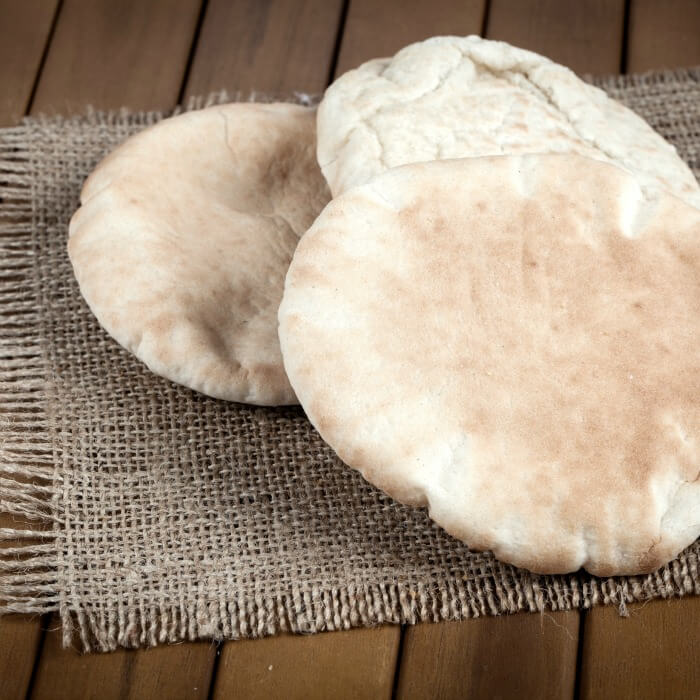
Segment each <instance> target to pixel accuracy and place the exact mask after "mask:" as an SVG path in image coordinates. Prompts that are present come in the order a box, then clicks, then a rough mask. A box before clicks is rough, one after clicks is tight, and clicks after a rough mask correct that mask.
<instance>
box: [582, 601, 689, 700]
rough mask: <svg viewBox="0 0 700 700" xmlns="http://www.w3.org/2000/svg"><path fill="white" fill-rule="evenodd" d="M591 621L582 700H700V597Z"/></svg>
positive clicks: (602, 613) (597, 615) (610, 612)
mask: <svg viewBox="0 0 700 700" xmlns="http://www.w3.org/2000/svg"><path fill="white" fill-rule="evenodd" d="M591 613H592V614H589V615H588V617H587V618H586V623H585V631H584V635H583V649H582V652H583V653H582V658H581V693H580V698H581V700H637V698H646V699H648V700H656V699H658V700H663V699H664V698H673V699H675V698H698V697H700V663H698V661H700V624H698V623H699V622H700V598H698V597H692V598H685V599H683V600H681V601H678V600H668V601H666V600H652V601H649V602H648V603H645V604H635V605H631V606H630V609H629V614H628V617H624V618H621V617H620V616H619V614H618V612H617V610H616V609H615V608H610V607H605V608H596V609H595V610H593V611H591Z"/></svg>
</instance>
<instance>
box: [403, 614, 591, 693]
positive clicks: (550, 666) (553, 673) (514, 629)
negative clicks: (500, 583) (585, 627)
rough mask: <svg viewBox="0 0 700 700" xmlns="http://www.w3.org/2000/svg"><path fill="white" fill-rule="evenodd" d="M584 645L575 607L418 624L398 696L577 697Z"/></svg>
mask: <svg viewBox="0 0 700 700" xmlns="http://www.w3.org/2000/svg"><path fill="white" fill-rule="evenodd" d="M577 649H578V615H576V614H572V613H568V612H556V613H545V614H539V613H531V614H525V613H523V614H518V615H512V616H510V615H505V616H501V617H496V618H489V617H481V618H478V619H475V620H466V621H464V622H439V623H437V624H434V625H427V624H424V625H416V626H415V627H409V628H408V629H407V631H406V636H405V639H404V644H403V655H402V657H401V666H400V670H399V683H398V693H397V698H399V699H400V700H409V699H413V698H416V700H417V699H419V698H426V699H427V698H440V699H443V698H459V697H469V698H496V697H501V698H511V697H512V698H515V697H520V698H550V699H551V700H558V699H559V698H561V699H562V700H563V699H564V698H571V697H572V696H573V693H574V682H575V679H576V652H577ZM506 660H508V661H506ZM516 660H518V661H516Z"/></svg>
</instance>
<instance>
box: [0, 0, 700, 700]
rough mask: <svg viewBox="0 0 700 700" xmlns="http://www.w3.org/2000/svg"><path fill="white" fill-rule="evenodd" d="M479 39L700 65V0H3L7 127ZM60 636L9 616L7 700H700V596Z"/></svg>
mask: <svg viewBox="0 0 700 700" xmlns="http://www.w3.org/2000/svg"><path fill="white" fill-rule="evenodd" d="M469 33H481V34H482V35H484V36H487V37H490V38H495V39H496V38H497V39H505V40H507V41H510V42H512V43H514V44H516V45H518V46H522V47H525V48H529V49H533V50H535V51H539V52H541V53H544V54H546V55H548V56H550V57H551V58H553V59H555V60H558V61H561V62H563V63H565V64H567V65H569V66H571V67H572V68H573V69H574V70H576V71H578V72H590V73H614V72H619V71H623V72H625V71H644V70H648V69H655V68H661V67H675V66H688V65H696V64H700V0H664V1H663V2H661V1H657V0H585V1H584V0H491V1H490V2H489V1H488V0H427V1H425V2H420V1H419V0H408V1H403V2H401V1H400V0H384V1H383V2H381V1H380V0H377V1H374V0H349V1H348V0H266V1H263V0H62V1H61V0H0V86H1V88H0V90H1V95H0V125H9V124H13V123H15V122H16V121H17V120H19V119H20V118H21V117H22V115H24V114H38V113H41V112H48V113H74V112H82V111H83V110H84V109H85V107H86V106H87V105H93V106H94V107H97V108H104V109H108V108H114V107H120V106H123V105H127V106H129V107H131V108H134V109H151V108H164V109H165V108H169V107H172V106H173V105H175V104H176V103H177V102H179V101H181V100H183V99H184V98H186V97H188V96H189V95H198V94H203V93H207V92H209V91H211V90H215V89H219V88H227V89H230V90H237V89H240V90H249V89H257V90H263V91H273V92H289V91H293V90H300V91H306V92H312V93H318V92H321V91H322V90H323V89H324V88H325V86H326V85H327V84H328V83H329V81H330V80H331V79H332V78H333V77H334V76H336V75H339V74H340V73H342V72H343V71H345V70H347V69H348V68H351V67H353V66H355V65H357V64H359V63H360V62H362V61H364V60H366V59H369V58H372V57H375V56H385V55H390V54H392V53H393V52H394V51H396V50H397V49H398V48H399V47H401V46H403V45H404V44H407V43H410V42H412V41H416V40H419V39H422V38H425V37H427V36H431V35H435V34H462V35H463V34H469ZM2 525H7V519H5V521H4V522H0V526H2ZM15 526H16V523H15ZM58 627H59V623H58V620H57V619H56V618H48V619H36V618H35V619H27V618H21V617H14V618H3V619H0V698H2V699H5V698H21V697H25V696H31V697H32V698H53V699H55V698H73V697H94V698H100V700H105V699H108V698H140V697H157V698H179V697H183V698H208V697H214V698H227V697H241V698H264V697H277V696H279V697H284V698H297V697H298V698H313V697H320V698H340V697H351V698H363V697H367V698H382V697H384V698H388V697H390V696H393V695H395V696H397V697H400V698H424V697H425V698H427V697H440V698H452V697H470V698H508V697H522V698H572V697H576V698H615V699H622V698H674V699H676V698H700V670H699V669H700V665H698V664H697V663H696V661H697V660H698V650H700V598H686V599H680V600H671V601H654V602H650V603H648V604H646V605H638V606H633V607H632V608H631V611H630V615H629V617H628V618H620V617H619V616H618V614H617V611H616V610H614V609H611V608H595V609H593V610H590V611H586V612H578V611H574V612H566V613H554V614H544V615H538V614H525V613H523V614H519V615H514V616H510V617H499V618H481V619H475V620H467V621H464V622H460V623H441V624H434V625H428V624H422V625H417V626H415V627H406V628H405V629H402V628H400V627H395V626H387V627H379V628H375V629H361V630H352V631H349V632H336V633H329V634H319V635H315V636H308V637H293V636H280V637H274V638H269V639H263V640H254V641H253V640H251V641H248V640H246V641H239V642H225V643H222V644H218V645H217V644H213V643H208V642H200V643H183V644H177V645H173V646H165V647H159V648H156V649H151V650H138V651H123V650H122V651H117V652H114V653H111V654H105V655H89V656H80V655H79V654H77V653H76V652H75V651H73V650H63V649H62V648H61V645H60V633H59V629H58Z"/></svg>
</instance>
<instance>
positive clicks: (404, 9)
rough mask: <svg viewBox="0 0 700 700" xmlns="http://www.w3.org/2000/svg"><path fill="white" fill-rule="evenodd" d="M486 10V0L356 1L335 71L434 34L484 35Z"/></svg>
mask: <svg viewBox="0 0 700 700" xmlns="http://www.w3.org/2000/svg"><path fill="white" fill-rule="evenodd" d="M485 12H486V0H431V1H430V2H425V0H405V2H401V3H398V2H376V0H352V2H350V6H349V9H348V14H347V19H346V22H345V29H344V31H343V36H342V39H341V43H340V53H339V55H338V65H337V69H336V71H335V74H336V76H337V75H340V74H341V73H344V72H345V71H347V70H350V69H351V68H356V67H357V66H359V65H360V64H361V63H363V62H364V61H368V60H369V59H371V58H380V57H382V56H392V55H393V54H395V53H396V52H397V51H398V50H399V49H400V48H401V47H402V46H406V45H407V44H411V43H413V42H414V41H421V40H422V39H427V38H428V37H431V36H439V35H442V34H457V35H467V34H480V33H481V29H482V26H483V24H484V19H485V14H484V13H485Z"/></svg>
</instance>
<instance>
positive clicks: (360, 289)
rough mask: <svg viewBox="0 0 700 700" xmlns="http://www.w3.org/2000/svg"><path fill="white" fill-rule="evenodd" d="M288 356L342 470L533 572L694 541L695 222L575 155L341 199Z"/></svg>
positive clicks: (315, 231)
mask: <svg viewBox="0 0 700 700" xmlns="http://www.w3.org/2000/svg"><path fill="white" fill-rule="evenodd" d="M280 340H281V347H282V353H283V356H284V362H285V367H286V370H287V373H288V376H289V378H290V381H291V383H292V386H293V387H294V389H295V391H296V394H297V396H298V398H299V400H300V402H301V404H302V406H303V407H304V409H305V410H306V412H307V414H308V416H309V418H310V419H311V421H312V423H313V424H314V425H315V426H316V428H317V429H318V430H319V432H320V433H321V435H322V437H323V438H324V439H325V440H326V441H327V442H328V443H329V444H330V445H331V446H332V447H333V448H334V449H335V450H336V452H337V453H338V455H339V456H340V458H341V459H343V460H344V461H345V462H346V463H347V464H348V465H350V466H351V467H354V468H355V469H358V470H359V471H360V472H361V473H362V474H363V475H364V476H365V478H366V479H368V480H369V481H370V482H372V483H373V484H375V485H376V486H378V487H379V488H381V489H383V490H384V491H386V492H387V493H388V494H390V495H391V496H393V497H394V498H396V499H398V500H399V501H402V502H404V503H408V504H414V505H419V506H427V507H428V508H429V510H430V515H431V517H432V518H433V519H434V520H435V521H436V522H437V523H438V524H439V525H441V526H442V527H443V528H445V529H446V530H447V531H448V532H450V533H451V534H452V535H454V536H456V537H458V538H460V539H462V540H464V541H465V542H467V543H468V544H469V545H470V546H471V547H473V548H475V549H490V550H493V551H494V553H495V554H496V556H498V557H499V558H500V559H502V560H504V561H506V562H510V563H513V564H516V565H518V566H523V567H527V568H529V569H531V570H533V571H536V572H543V573H554V572H567V571H574V570H577V569H579V568H580V567H585V568H586V569H588V570H589V571H590V572H591V573H593V574H597V575H605V576H607V575H612V574H636V573H644V572H649V571H652V570H654V569H656V568H657V567H659V566H660V565H662V564H664V563H665V562H667V561H669V560H670V559H672V558H673V557H674V556H675V555H676V554H677V553H678V552H679V551H680V550H681V549H682V548H683V547H685V546H686V545H688V544H690V543H691V542H692V541H693V540H694V539H695V538H696V537H697V536H698V535H699V534H700V482H699V481H698V477H699V476H700V401H699V398H698V397H700V354H699V353H698V343H699V341H700V211H699V210H697V209H695V208H694V207H692V206H690V205H687V204H686V203H684V202H682V201H681V200H679V199H677V198H675V197H673V196H671V195H667V194H661V195H660V196H659V198H657V199H649V198H647V197H646V196H645V195H644V194H643V192H642V190H641V188H640V186H639V184H638V182H637V181H636V180H635V179H634V178H632V177H631V176H630V175H628V174H627V173H625V172H624V171H623V170H622V169H620V168H617V167H615V166H611V165H608V164H605V163H601V162H599V161H594V160H589V159H586V158H583V157H579V156H575V155H527V156H501V157H491V158H466V159H461V160H445V161H433V162H429V163H421V164H414V165H408V166H404V167H402V168H397V169H394V170H390V171H387V172H385V173H383V174H382V175H380V176H378V177H377V178H375V179H374V180H373V181H372V182H371V183H369V184H367V185H363V186H360V187H357V188H354V189H353V190H350V191H348V192H347V193H345V194H344V195H341V196H340V197H339V198H337V199H335V200H333V201H332V202H331V203H330V204H329V205H328V207H326V209H325V210H324V211H323V213H322V214H321V215H320V217H319V218H318V219H317V220H316V222H315V223H314V225H313V226H312V227H311V229H310V230H309V231H308V233H307V234H306V235H305V236H304V238H303V239H302V241H301V243H300V245H299V247H298V248H297V251H296V253H295V256H294V260H293V261H292V264H291V267H290V269H289V272H288V274H287V280H286V284H285V292H284V297H283V301H282V305H281V307H280Z"/></svg>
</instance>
